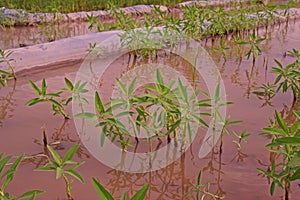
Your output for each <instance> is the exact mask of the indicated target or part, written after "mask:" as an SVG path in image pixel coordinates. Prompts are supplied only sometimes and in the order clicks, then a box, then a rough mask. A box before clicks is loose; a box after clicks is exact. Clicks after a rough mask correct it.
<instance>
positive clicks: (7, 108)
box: [0, 81, 17, 128]
mask: <svg viewBox="0 0 300 200" xmlns="http://www.w3.org/2000/svg"><path fill="white" fill-rule="evenodd" d="M15 90H16V81H14V82H13V86H12V87H7V88H5V87H0V128H1V127H2V126H3V122H4V120H5V119H11V118H12V117H13V112H14V111H15V107H16V106H17V104H16V99H14V93H15ZM7 91H8V92H7Z"/></svg>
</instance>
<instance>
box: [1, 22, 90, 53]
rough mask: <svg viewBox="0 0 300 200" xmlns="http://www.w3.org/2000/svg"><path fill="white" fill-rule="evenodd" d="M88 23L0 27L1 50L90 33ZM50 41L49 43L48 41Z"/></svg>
mask: <svg viewBox="0 0 300 200" xmlns="http://www.w3.org/2000/svg"><path fill="white" fill-rule="evenodd" d="M88 26H89V25H88V23H63V24H55V25H53V26H49V25H47V26H45V25H44V26H43V24H41V25H39V27H6V28H1V27H0V47H1V49H11V48H19V47H24V46H29V45H34V44H40V43H45V42H50V41H52V40H59V39H63V38H67V37H74V36H78V35H84V34H88V33H91V31H89V30H88ZM49 40H50V41H49Z"/></svg>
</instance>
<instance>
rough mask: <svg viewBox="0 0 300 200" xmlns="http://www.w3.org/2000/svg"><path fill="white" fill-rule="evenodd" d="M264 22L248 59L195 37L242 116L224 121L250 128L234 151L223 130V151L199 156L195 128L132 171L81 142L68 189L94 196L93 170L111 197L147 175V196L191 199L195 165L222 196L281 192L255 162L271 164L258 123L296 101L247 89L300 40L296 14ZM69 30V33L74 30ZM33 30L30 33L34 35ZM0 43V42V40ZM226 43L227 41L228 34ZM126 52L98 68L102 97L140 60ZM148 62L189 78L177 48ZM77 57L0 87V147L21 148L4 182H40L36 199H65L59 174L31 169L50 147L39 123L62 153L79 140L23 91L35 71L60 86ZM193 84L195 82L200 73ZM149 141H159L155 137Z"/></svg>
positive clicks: (247, 199) (233, 110)
mask: <svg viewBox="0 0 300 200" xmlns="http://www.w3.org/2000/svg"><path fill="white" fill-rule="evenodd" d="M270 29H271V30H269V31H268V34H270V36H271V37H270V39H268V40H266V41H264V42H263V43H262V45H261V48H262V51H263V54H262V55H261V56H259V57H258V58H257V59H256V61H255V63H254V64H253V63H252V60H251V59H249V60H247V59H246V58H245V57H243V59H242V61H241V62H239V58H238V57H237V56H236V55H237V50H236V49H233V48H231V49H230V50H229V52H230V53H229V55H230V56H229V57H228V58H227V59H224V57H222V55H221V54H220V53H218V52H216V51H214V50H213V48H212V46H211V45H212V43H211V40H210V39H208V41H207V42H205V41H203V42H202V45H203V46H204V48H205V49H206V50H207V51H208V52H209V54H210V55H211V57H212V58H213V60H214V61H215V62H216V64H217V65H218V68H219V71H220V72H221V76H222V79H223V81H224V84H225V89H226V93H227V100H228V101H232V102H234V104H233V105H231V106H228V107H227V112H228V113H227V115H230V116H231V117H232V119H234V120H242V121H243V122H242V123H240V124H237V125H233V126H232V127H230V128H232V129H234V130H236V131H238V132H241V131H242V130H243V129H244V128H247V132H250V133H251V136H250V137H249V138H248V139H247V143H243V144H242V148H241V151H237V148H236V145H235V144H234V143H233V142H232V140H233V139H234V138H233V136H232V135H231V136H229V135H226V134H225V135H224V144H223V151H222V154H220V152H219V149H218V148H217V146H216V148H214V150H213V152H212V153H210V154H209V155H208V156H206V157H205V158H204V159H199V157H198V152H199V147H200V146H201V143H202V139H203V134H201V130H200V131H199V133H198V135H197V136H196V139H195V140H194V141H193V143H192V144H191V146H190V148H189V149H188V150H187V151H186V152H185V153H184V154H183V156H181V157H180V158H179V159H178V160H177V161H176V162H174V163H173V164H171V165H169V166H167V167H166V168H163V169H161V170H157V171H154V172H148V173H137V174H132V173H126V172H122V171H118V170H115V169H111V168H109V167H107V166H105V165H103V164H102V163H101V162H99V161H98V160H96V159H95V158H93V156H92V155H91V154H90V153H89V151H88V150H87V149H86V148H85V147H84V146H83V145H81V146H80V149H79V151H78V152H77V153H76V156H75V160H77V161H85V164H84V165H82V166H81V167H79V168H78V171H79V173H80V174H81V175H82V177H83V178H84V180H85V183H84V184H81V183H79V182H78V181H77V180H75V181H74V183H73V184H72V188H73V190H72V193H73V196H74V197H75V199H97V193H96V191H95V190H94V188H93V186H92V183H91V178H92V177H96V178H98V180H99V181H100V182H101V183H102V184H103V185H104V186H105V188H107V189H108V190H109V191H111V192H112V194H113V195H114V197H117V198H120V197H121V195H122V193H123V192H124V191H129V195H130V196H131V195H132V194H133V193H135V192H136V191H137V190H138V189H140V188H141V187H142V186H143V185H145V184H146V183H150V185H151V186H150V189H149V193H148V194H147V196H146V199H159V200H169V199H174V200H175V199H176V200H177V199H178V200H179V199H196V197H195V194H194V193H191V194H187V193H188V192H189V191H190V190H192V189H193V186H192V184H196V183H197V175H198V173H199V171H200V170H202V183H205V182H210V187H209V191H210V192H211V193H213V194H216V195H218V196H221V197H222V196H223V197H224V199H228V200H239V199H243V200H253V199H264V200H268V199H270V200H271V199H272V200H273V199H283V192H282V191H280V190H279V189H278V188H276V189H275V193H274V196H270V194H269V187H270V185H269V184H270V182H269V180H268V178H266V177H264V176H263V175H261V174H260V173H259V171H258V170H257V168H263V169H267V168H268V167H269V168H270V167H271V160H272V159H271V157H272V154H271V153H270V152H268V151H267V150H266V148H265V145H266V144H267V143H269V142H270V139H269V138H267V137H264V136H262V135H260V133H261V132H262V128H264V127H267V126H268V124H269V123H268V122H269V119H270V118H273V117H274V110H275V109H277V110H278V111H280V112H281V113H282V115H283V117H284V118H287V117H288V116H289V115H290V113H291V110H299V109H300V102H296V103H294V104H293V98H292V94H291V93H288V94H278V95H277V96H276V97H275V98H273V99H271V100H270V102H266V101H265V100H264V99H262V100H261V99H259V98H258V96H257V95H255V94H253V92H254V91H255V90H257V88H258V87H259V86H260V85H261V84H262V83H266V82H268V81H269V82H273V80H274V79H275V75H274V74H271V73H270V72H271V69H272V67H274V66H275V63H274V61H273V60H274V59H277V60H279V61H280V62H282V63H284V64H288V63H290V62H292V61H293V60H294V58H293V57H291V56H285V52H286V51H289V50H292V49H293V48H298V49H299V48H300V34H299V33H300V21H299V20H298V21H290V22H289V24H288V25H286V24H285V23H282V24H281V25H280V26H279V25H275V26H273V27H270ZM15 31H18V30H17V29H16V30H15ZM72 31H75V29H72V30H71V32H72ZM77 31H79V32H80V31H81V30H79V29H78V30H77ZM75 32H76V31H75ZM75 32H74V35H76V34H77V33H75ZM83 32H84V31H83ZM259 33H261V34H262V36H263V34H264V30H260V32H259ZM30 34H31V33H29V34H28V35H30ZM35 34H36V33H33V35H35ZM22 35H23V33H22ZM71 35H72V33H71ZM0 37H1V35H0ZM22 37H23V36H20V37H18V39H16V37H14V38H13V39H11V40H10V39H5V40H6V41H7V44H3V45H4V46H5V45H8V46H13V47H16V46H17V45H18V44H20V43H23V42H22V40H23V39H22ZM229 37H230V36H229ZM19 40H20V41H21V42H19ZM0 45H1V46H2V44H0ZM227 45H228V46H230V47H233V45H232V44H231V43H230V42H228V43H227ZM128 60H129V56H128V55H125V56H122V57H120V58H119V59H118V60H117V61H115V62H114V63H113V64H111V66H110V67H109V68H108V69H107V71H106V72H105V76H104V79H103V83H105V84H99V88H98V91H99V92H100V93H101V94H102V96H104V98H106V100H108V99H109V98H110V95H111V91H112V88H113V87H114V86H115V85H116V83H115V81H114V79H115V78H120V77H121V76H122V74H123V73H125V72H126V70H128V69H132V68H134V67H135V66H138V65H141V64H142V62H140V61H136V62H134V61H133V60H132V59H131V60H129V61H128ZM148 62H150V63H151V62H156V63H161V64H165V65H168V66H171V67H173V68H174V69H176V70H177V71H179V72H180V73H181V74H183V75H184V76H185V77H186V79H188V80H190V79H191V74H192V68H191V67H190V66H189V64H188V63H187V62H186V61H184V60H183V59H181V58H180V57H178V56H175V55H172V54H168V55H161V56H159V57H158V58H157V59H155V60H154V61H153V60H149V61H148ZM80 65H81V63H77V64H75V65H72V66H64V67H62V68H61V69H59V70H52V71H51V70H48V71H47V72H45V73H38V74H30V75H25V76H22V74H20V75H19V77H18V79H17V81H16V85H14V84H13V81H11V82H9V87H6V88H0V135H1V140H0V152H5V153H6V154H12V155H21V154H25V157H26V159H25V160H24V162H22V164H21V166H20V168H19V170H18V171H17V173H16V176H15V179H14V182H13V184H11V185H9V187H8V188H7V190H9V191H14V193H15V194H21V193H22V192H24V191H26V190H28V189H41V190H44V191H45V192H44V193H43V194H42V195H40V196H38V197H37V199H49V200H50V199H64V196H65V191H64V182H63V180H58V181H56V180H55V174H54V173H45V172H40V171H34V170H35V169H36V168H38V167H42V166H44V165H45V164H46V163H47V158H46V156H45V155H49V152H47V150H46V149H45V147H44V145H43V141H42V139H43V130H45V131H46V133H47V135H48V142H49V143H53V142H56V141H59V142H60V143H59V144H54V145H52V146H53V148H54V149H56V150H57V151H58V152H59V153H60V154H61V155H63V154H64V153H65V152H66V151H67V150H68V149H69V148H70V147H72V146H73V145H75V144H77V143H80V139H79V137H78V134H77V130H76V128H75V125H74V121H73V119H69V120H64V119H63V118H62V117H61V116H53V115H52V111H51V107H50V105H48V104H37V105H35V106H33V107H29V106H26V105H25V104H26V102H27V101H28V100H29V99H31V98H33V97H35V93H34V91H33V90H32V88H31V87H30V85H29V84H28V81H29V80H32V81H34V82H36V83H37V84H38V85H40V84H41V80H42V78H44V77H47V78H46V81H47V85H48V87H49V90H51V91H52V90H53V91H56V90H59V89H60V88H62V87H63V86H64V77H67V78H69V79H70V80H71V81H74V80H75V76H76V73H77V71H78V69H79V67H80ZM199 85H201V80H200V82H199ZM203 87H205V86H203ZM203 90H206V88H203ZM292 106H293V107H292ZM67 112H68V113H71V112H72V110H71V106H69V107H68V110H67ZM165 144H166V141H163V143H162V144H161V145H162V146H163V145H165ZM135 145H137V151H144V150H145V147H144V146H143V145H142V143H141V144H136V143H134V146H135ZM155 145H156V146H157V145H158V144H156V143H155ZM155 145H154V147H155ZM157 148H159V146H157ZM129 150H132V149H129ZM291 191H292V192H291V196H292V198H291V199H293V200H296V199H298V197H299V196H300V190H299V187H298V186H297V185H296V184H295V185H293V187H292V188H291ZM205 199H209V198H208V197H207V198H205Z"/></svg>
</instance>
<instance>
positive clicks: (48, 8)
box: [0, 0, 184, 13]
mask: <svg viewBox="0 0 300 200" xmlns="http://www.w3.org/2000/svg"><path fill="white" fill-rule="evenodd" d="M183 1H184V0H164V1H161V0H120V1H114V2H115V3H117V4H118V5H119V6H120V7H126V6H133V5H139V4H147V5H151V4H154V5H168V6H174V5H176V4H177V3H180V2H183ZM107 5H108V1H107V0H85V1H82V0H49V1H45V0H5V1H0V7H5V8H12V9H24V10H27V11H30V12H62V13H69V12H78V11H91V10H102V9H105V8H107Z"/></svg>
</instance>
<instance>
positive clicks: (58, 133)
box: [25, 119, 90, 168]
mask: <svg viewBox="0 0 300 200" xmlns="http://www.w3.org/2000/svg"><path fill="white" fill-rule="evenodd" d="M69 122H70V121H69V119H64V120H63V123H62V124H61V126H59V127H56V128H54V132H52V134H51V135H50V137H51V141H49V140H48V133H47V128H46V125H44V126H43V128H42V131H41V132H42V133H41V138H42V139H41V138H39V139H37V138H33V143H35V144H37V145H39V146H43V151H42V152H39V153H37V154H32V155H30V156H27V157H26V159H25V162H29V163H32V164H33V165H34V166H35V168H38V167H42V166H44V165H46V164H47V163H48V158H49V155H50V154H49V151H48V149H47V147H46V145H51V146H53V148H54V149H55V150H61V151H62V150H67V149H66V147H65V146H64V145H63V144H64V143H71V144H72V146H73V145H75V144H78V143H80V139H78V137H75V135H74V134H72V135H71V134H70V133H69V132H68V126H69ZM73 137H75V138H73ZM68 148H69V147H68ZM76 154H77V157H78V158H80V159H89V158H90V154H89V153H87V150H86V148H85V147H84V146H83V145H80V146H79V148H78V150H77V152H76Z"/></svg>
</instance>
